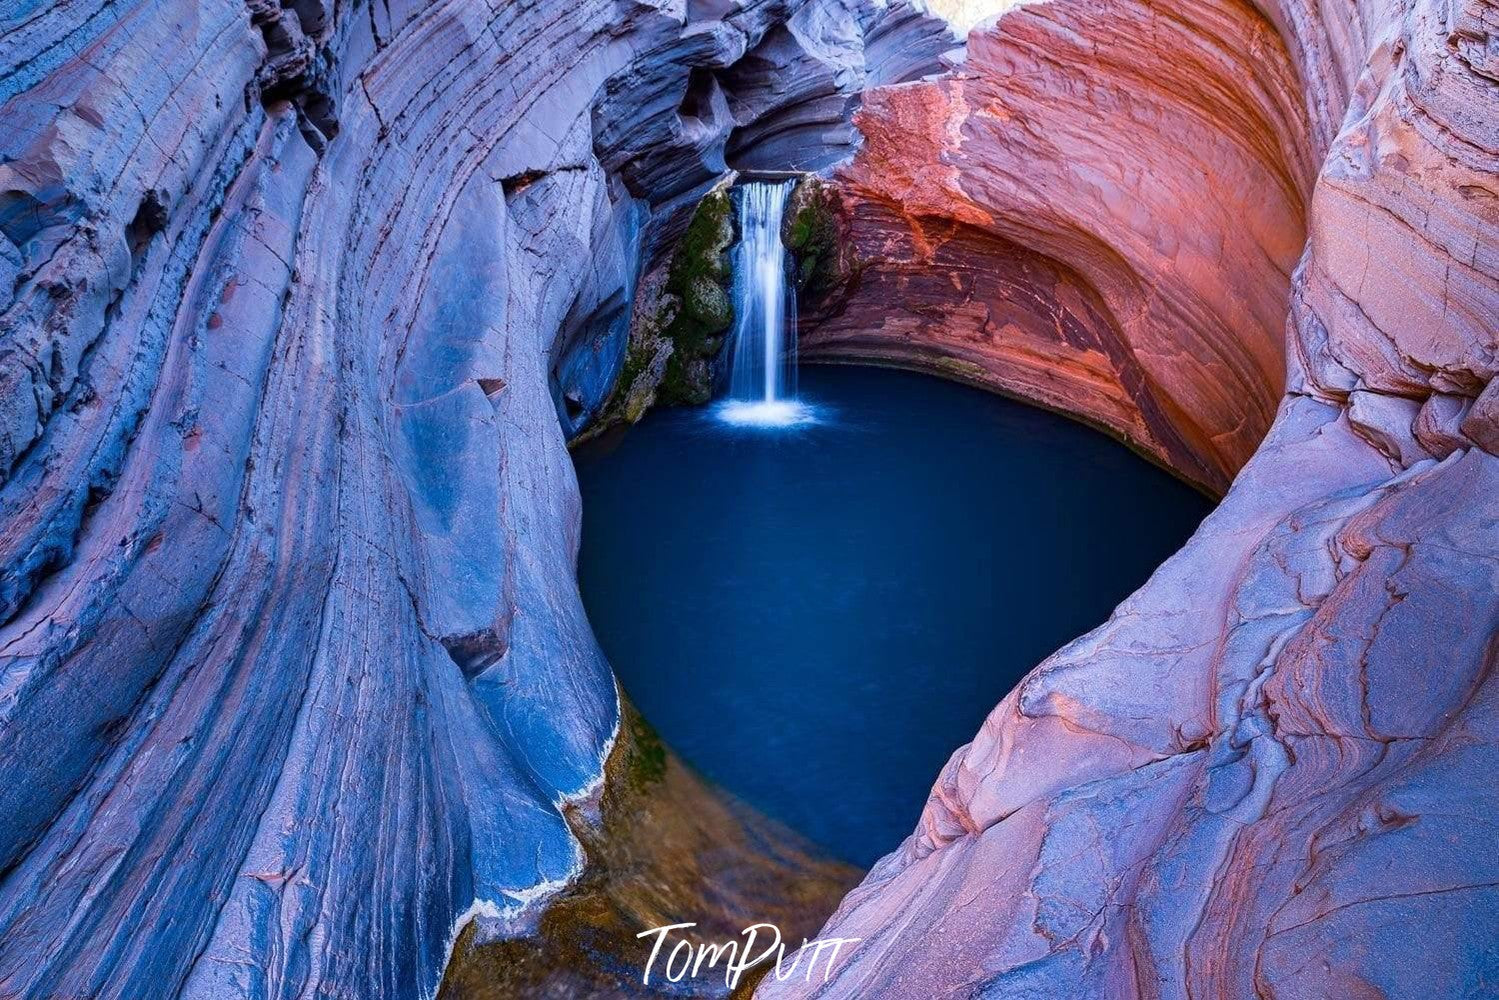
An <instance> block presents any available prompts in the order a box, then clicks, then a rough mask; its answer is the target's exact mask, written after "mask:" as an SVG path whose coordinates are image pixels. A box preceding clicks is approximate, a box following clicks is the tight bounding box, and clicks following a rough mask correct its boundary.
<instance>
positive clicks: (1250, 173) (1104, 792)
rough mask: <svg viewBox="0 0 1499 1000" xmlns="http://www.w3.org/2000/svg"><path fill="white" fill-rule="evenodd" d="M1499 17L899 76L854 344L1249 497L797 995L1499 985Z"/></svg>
mask: <svg viewBox="0 0 1499 1000" xmlns="http://www.w3.org/2000/svg"><path fill="white" fill-rule="evenodd" d="M1496 23H1499V9H1496V8H1495V7H1494V6H1493V5H1492V4H1491V3H1487V2H1481V0H1480V2H1473V3H1468V4H1466V5H1457V6H1442V5H1438V4H1433V3H1427V2H1424V0H1416V2H1411V3H1405V4H1400V3H1361V4H1358V5H1357V6H1356V7H1355V6H1350V7H1347V8H1337V9H1332V8H1328V7H1326V6H1323V7H1321V8H1315V7H1314V8H1311V9H1307V8H1303V7H1302V6H1301V5H1299V4H1296V3H1292V2H1286V3H1283V4H1282V5H1280V6H1274V7H1266V8H1264V9H1256V8H1253V7H1250V6H1249V5H1247V4H1235V3H1219V2H1217V0H1182V2H1177V3H1173V4H1172V5H1170V6H1167V7H1162V6H1159V5H1144V4H1132V3H1128V2H1126V3H1113V4H1108V5H1100V4H1094V3H1091V2H1088V0H1055V2H1052V3H1047V4H1043V5H1033V6H1026V7H1022V8H1019V9H1016V10H1013V11H1011V12H1010V13H1008V14H1006V15H1004V16H1003V18H1001V19H1000V20H999V21H998V22H997V23H991V24H989V25H987V26H984V27H981V28H980V29H979V30H978V32H977V33H976V34H975V35H973V36H971V37H970V41H969V53H970V55H969V59H968V61H967V63H966V64H965V65H963V66H961V67H959V68H958V69H956V70H955V71H954V72H953V73H952V74H951V75H950V76H949V77H946V78H944V79H942V80H939V81H936V82H933V83H929V84H928V83H920V84H912V85H909V86H905V87H899V88H892V89H888V90H885V91H881V92H879V93H877V94H873V95H870V97H869V99H868V100H867V101H866V104H865V111H864V112H863V114H862V115H861V118H860V123H861V127H862V128H863V130H864V131H865V133H866V135H868V136H869V143H868V145H867V146H866V147H865V149H864V150H863V151H862V152H861V153H860V154H859V155H858V157H857V158H856V159H855V161H854V163H853V164H852V165H851V166H850V167H849V168H848V169H846V170H844V171H841V172H840V173H839V174H838V175H837V179H838V181H839V182H840V184H841V185H842V188H841V190H842V195H843V198H844V204H845V213H846V218H848V219H849V220H851V221H850V222H849V225H850V226H851V231H852V232H853V233H854V234H855V236H856V238H857V241H858V244H859V247H860V248H861V252H862V256H863V257H864V258H865V260H866V269H867V272H869V273H866V275H865V276H864V277H863V278H862V279H861V282H860V283H859V284H858V286H857V287H856V288H854V289H853V290H852V291H851V292H849V293H848V300H847V302H846V303H843V304H842V306H841V307H842V308H843V309H844V310H845V312H844V314H843V316H841V317H840V316H837V315H834V316H831V317H828V318H824V319H822V321H821V323H820V325H818V326H817V328H816V329H815V330H814V331H812V332H811V333H810V334H809V335H808V341H809V342H811V343H813V344H814V345H815V347H814V349H815V350H818V351H827V352H830V353H834V354H837V353H841V352H848V353H852V354H855V355H860V354H865V353H869V354H875V355H883V356H889V357H895V358H905V359H914V360H924V359H928V358H934V357H935V358H943V357H947V358H957V359H960V360H961V361H962V362H963V363H964V364H965V365H968V366H971V367H970V368H968V369H966V370H968V371H978V372H980V373H981V375H982V377H984V378H987V379H990V380H992V381H993V382H994V383H995V384H996V385H998V386H999V387H1001V388H1004V389H1006V390H1007V391H1012V392H1017V393H1020V394H1025V395H1031V396H1034V397H1036V398H1040V399H1043V400H1044V401H1047V402H1050V403H1052V404H1053V405H1062V406H1066V405H1068V401H1069V400H1070V401H1071V402H1072V405H1074V406H1075V407H1076V408H1077V409H1078V410H1079V411H1080V412H1081V413H1082V414H1083V415H1085V416H1087V417H1090V418H1092V419H1095V420H1098V421H1101V422H1105V423H1109V424H1111V425H1112V426H1114V427H1115V428H1116V429H1117V430H1118V431H1120V432H1121V433H1125V434H1128V435H1130V436H1131V437H1132V438H1133V439H1134V440H1136V441H1137V442H1141V443H1143V444H1144V445H1145V446H1146V447H1150V448H1153V449H1155V450H1156V451H1157V453H1158V454H1159V455H1161V456H1162V457H1163V458H1165V459H1166V460H1167V461H1170V462H1174V463H1176V464H1177V466H1178V468H1179V469H1180V470H1181V471H1183V473H1184V474H1186V475H1188V476H1194V475H1197V474H1199V473H1200V472H1201V471H1202V470H1206V471H1207V472H1208V473H1210V474H1214V475H1221V476H1226V475H1228V474H1230V473H1234V472H1235V471H1237V476H1236V478H1235V479H1234V481H1233V485H1232V488H1231V489H1230V490H1229V492H1228V494H1227V496H1226V498H1225V499H1224V501H1223V504H1222V505H1221V507H1220V508H1219V509H1218V510H1217V511H1216V512H1215V513H1214V514H1212V515H1211V516H1210V517H1209V518H1208V519H1207V521H1206V522H1204V524H1203V526H1202V528H1201V529H1200V530H1199V531H1198V533H1197V534H1196V535H1195V536H1194V537H1193V538H1192V540H1191V541H1190V542H1189V543H1188V544H1187V545H1186V547H1185V548H1184V549H1183V550H1182V551H1181V552H1180V553H1179V554H1178V555H1176V556H1175V557H1173V558H1172V559H1171V560H1169V561H1168V562H1167V563H1166V564H1165V565H1163V566H1162V567H1161V569H1160V570H1159V571H1157V573H1156V574H1155V575H1154V576H1153V577H1152V578H1151V580H1150V581H1149V582H1148V583H1147V584H1146V585H1145V586H1144V587H1143V588H1141V590H1140V591H1138V592H1137V593H1136V594H1135V595H1133V596H1132V597H1131V598H1130V599H1129V600H1127V601H1126V602H1125V603H1124V604H1123V605H1121V606H1120V608H1119V609H1118V610H1117V612H1116V613H1115V615H1114V616H1113V617H1112V618H1111V619H1110V621H1109V622H1107V623H1106V624H1104V625H1103V626H1101V627H1100V628H1098V629H1097V630H1095V631H1094V632H1092V633H1090V634H1089V635H1086V636H1084V637H1082V638H1080V639H1078V640H1077V641H1075V642H1074V643H1072V644H1071V645H1069V646H1067V647H1066V648H1064V649H1062V650H1061V651H1059V652H1058V653H1056V654H1055V655H1054V656H1052V657H1051V658H1049V659H1048V660H1046V661H1045V662H1043V663H1042V664H1041V665H1040V666H1038V667H1037V668H1036V670H1035V671H1033V672H1032V673H1031V674H1030V676H1029V677H1027V678H1026V680H1025V681H1023V682H1022V683H1021V685H1020V686H1019V687H1018V688H1017V689H1016V691H1015V692H1014V693H1013V694H1012V695H1011V696H1010V697H1009V698H1007V699H1006V700H1005V701H1004V702H1003V703H1002V704H1001V705H1000V706H999V707H998V708H996V709H995V711H994V712H993V714H992V715H991V716H990V717H989V719H988V720H987V722H986V723H985V725H984V727H983V729H982V730H981V731H980V733H979V734H978V736H977V737H976V738H975V739H974V741H973V742H972V743H971V744H969V745H968V746H966V747H964V748H962V749H960V750H959V751H958V752H957V753H956V754H954V756H953V758H952V760H951V761H950V762H949V764H948V766H947V767H946V769H945V770H944V772H943V774H942V775H941V777H940V778H939V780H938V782H937V784H936V787H935V788H934V790H933V793H932V796H931V798H930V800H929V802H928V804H927V807H926V809H925V811H924V814H923V816H922V817H921V821H920V825H919V826H918V828H917V830H916V832H915V833H914V834H913V835H912V836H911V837H910V838H909V839H908V840H907V841H906V843H905V844H904V845H903V846H902V847H901V848H900V849H899V850H898V851H897V852H895V853H894V854H892V855H890V856H888V857H887V858H885V859H884V860H883V861H882V862H881V863H880V864H879V865H878V866H877V867H876V868H875V870H874V871H872V872H871V873H870V875H869V877H868V878H867V879H866V881H865V883H864V884H863V885H862V886H861V887H860V888H859V889H857V890H855V891H854V892H853V893H852V894H850V896H849V897H848V898H847V899H846V900H845V902H844V904H843V906H842V907H841V908H840V909H839V912H838V913H837V914H835V916H834V918H833V919H832V921H830V923H829V925H828V926H827V927H826V928H824V931H823V934H824V935H825V936H827V935H833V936H841V937H862V938H864V943H863V944H861V945H860V947H859V948H858V950H856V951H855V952H853V953H851V954H850V956H849V959H848V961H847V962H846V963H843V964H842V965H841V966H840V968H839V972H838V974H837V975H836V976H835V977H834V978H833V979H832V980H831V981H829V982H828V983H826V984H821V983H814V984H810V985H809V984H806V983H801V982H786V983H774V982H769V981H767V983H765V984H764V985H762V987H761V989H760V991H759V995H762V996H789V995H798V996H828V997H846V996H859V997H907V996H912V995H918V994H919V995H923V996H984V997H1021V996H1024V997H1031V996H1057V995H1068V996H1107V997H1182V998H1185V997H1195V998H1202V997H1223V998H1240V997H1247V996H1264V997H1271V996H1273V997H1307V998H1312V997H1330V996H1349V997H1351V996H1369V997H1413V998H1414V997H1429V996H1464V995H1473V994H1474V993H1479V994H1482V993H1484V992H1485V991H1486V990H1488V989H1490V988H1491V986H1492V984H1493V983H1494V982H1496V981H1499V950H1496V949H1495V945H1494V942H1495V941H1496V940H1499V868H1496V864H1495V861H1494V857H1493V851H1492V850H1491V849H1490V846H1491V844H1492V841H1493V838H1494V833H1495V828H1496V823H1499V796H1496V792H1495V786H1494V784H1493V782H1492V781H1491V780H1489V777H1488V776H1489V775H1491V774H1492V772H1493V770H1494V768H1495V767H1496V766H1499V687H1496V683H1495V681H1494V677H1495V670H1494V668H1495V666H1496V663H1499V638H1496V635H1499V521H1496V517H1495V505H1494V499H1493V498H1494V496H1496V495H1499V494H1496V492H1495V491H1496V489H1499V458H1496V454H1499V441H1496V439H1495V436H1494V428H1495V418H1496V410H1495V404H1496V401H1499V388H1496V386H1499V382H1496V381H1494V379H1493V376H1494V372H1495V367H1496V363H1499V360H1496V355H1499V350H1496V347H1499V345H1496V340H1495V338H1496V332H1499V252H1496V247H1499V210H1496V209H1499V127H1496V125H1495V121H1496V117H1495V112H1496V110H1499V62H1496V61H1495V56H1494V53H1495V52H1496V51H1499V38H1496V36H1495V33H1494V31H1495V29H1494V25H1495V24H1496ZM1314 164H1320V167H1317V168H1316V170H1315V176H1314V174H1313V170H1312V168H1311V167H1312V165H1314ZM1303 220H1304V221H1303ZM1303 226H1304V228H1305V231H1306V235H1307V239H1306V245H1305V249H1304V250H1303V249H1302V248H1301V245H1300V242H1301V239H1300V233H1301V231H1302V228H1303ZM975 248H976V249H975ZM1022 248H1024V249H1022ZM945 254H946V255H950V256H949V257H946V258H945V257H944V255H945ZM974 254H982V255H983V256H979V257H975V256H974ZM1037 254H1040V255H1041V256H1040V257H1039V258H1038V256H1037ZM1298 254H1300V258H1299V261H1298V260H1297V255H1298ZM944 260H953V261H959V260H960V261H961V267H958V266H954V267H952V268H950V269H948V270H946V271H944V273H943V274H942V277H944V278H949V272H950V280H949V281H948V282H947V284H946V286H945V287H944V284H943V282H942V281H941V280H938V279H937V278H934V277H933V276H932V275H930V274H928V273H924V272H925V270H926V269H927V268H929V267H931V266H933V265H935V266H937V267H938V268H939V269H942V267H943V261H944ZM1293 263H1294V264H1295V267H1294V269H1293V268H1292V266H1291V265H1292V264H1293ZM1017 275H1018V276H1017ZM1028 275H1040V276H1042V278H1043V279H1044V280H1042V281H1041V282H1039V285H1040V290H1039V291H1035V292H1033V293H1032V294H1030V295H1029V297H1027V296H1026V295H1025V290H1026V289H1027V288H1028V287H1030V286H1028V285H1027V282H1026V280H1025V278H1026V276H1028ZM1089 292H1091V293H1092V294H1093V298H1091V299H1090V298H1088V296H1087V293H1089ZM903 296H904V297H905V298H903ZM1080 302H1082V303H1085V304H1086V307H1085V306H1082V305H1079V303H1080ZM1100 302H1101V303H1102V306H1101V307H1100V306H1099V303H1100ZM885 307H888V309H889V310H890V311H891V313H892V316H891V318H890V319H888V320H886V321H885V322H884V323H883V324H881V323H880V322H879V321H878V320H877V319H874V318H875V317H878V316H879V314H880V310H881V309H882V308H885ZM1286 312H1289V316H1290V318H1289V321H1288V322H1287V323H1286V329H1287V334H1286V340H1285V343H1286V350H1285V354H1286V361H1285V370H1286V373H1287V374H1286V378H1285V384H1286V394H1285V396H1284V398H1282V399H1281V401H1280V403H1279V407H1278V409H1277V410H1276V412H1275V419H1274V422H1273V424H1271V425H1270V427H1269V430H1268V434H1267V435H1266V436H1265V438H1264V441H1263V442H1262V443H1260V444H1259V446H1258V449H1257V450H1255V451H1254V454H1253V456H1252V457H1250V458H1249V460H1248V462H1247V464H1245V465H1244V466H1243V468H1242V469H1239V468H1238V466H1239V463H1240V461H1241V460H1242V459H1243V458H1244V457H1245V456H1247V455H1248V453H1249V451H1250V450H1251V449H1252V448H1253V446H1254V444H1255V443H1256V440H1257V438H1258V436H1259V434H1260V433H1261V430H1262V429H1263V428H1264V426H1265V422H1266V420H1267V418H1268V417H1269V414H1270V410H1269V407H1268V401H1269V400H1270V399H1271V398H1273V396H1274V395H1275V394H1276V392H1275V390H1277V389H1278V386H1279V384H1280V378H1279V360H1278V358H1279V354H1280V351H1279V347H1278V345H1279V338H1278V333H1279V330H1280V329H1281V322H1282V320H1283V318H1284V316H1285V313H1286ZM1059 360H1060V361H1061V364H1060V365H1058V364H1057V362H1058V361H1059ZM1050 371H1056V372H1057V373H1058V382H1056V383H1052V382H1042V383H1040V384H1038V382H1039V381H1040V379H1041V378H1042V375H1043V373H1046V372H1050ZM1135 372H1139V373H1140V377H1139V379H1138V380H1137V381H1136V380H1135V375H1134V373H1135ZM1048 394H1052V395H1051V396H1048ZM1058 398H1060V399H1061V400H1062V402H1061V403H1057V402H1056V401H1055V400H1056V399H1058ZM1152 406H1154V407H1157V408H1158V409H1152ZM1160 418H1164V420H1165V427H1166V428H1167V429H1168V430H1170V429H1174V430H1175V431H1176V432H1177V434H1178V435H1179V438H1178V440H1179V441H1180V443H1183V444H1185V445H1186V447H1187V452H1186V453H1185V457H1184V456H1183V454H1182V453H1181V452H1179V451H1178V450H1177V448H1176V443H1175V442H1173V441H1172V439H1171V437H1170V436H1169V434H1165V433H1162V431H1161V430H1160V429H1159V425H1158V423H1157V421H1158V419H1160Z"/></svg>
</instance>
